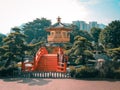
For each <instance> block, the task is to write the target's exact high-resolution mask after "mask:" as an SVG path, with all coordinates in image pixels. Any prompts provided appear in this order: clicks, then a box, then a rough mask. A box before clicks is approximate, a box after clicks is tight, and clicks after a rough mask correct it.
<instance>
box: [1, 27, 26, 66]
mask: <svg viewBox="0 0 120 90" xmlns="http://www.w3.org/2000/svg"><path fill="white" fill-rule="evenodd" d="M25 38H26V36H25V35H24V34H22V33H21V29H19V28H17V27H14V28H12V30H11V33H10V34H9V35H8V36H7V37H6V38H4V40H3V42H4V45H3V46H2V47H0V53H1V54H2V55H1V60H2V61H4V62H5V67H8V66H10V65H11V64H12V63H13V62H14V63H16V62H18V61H20V60H23V56H24V54H25V50H27V45H26V44H25Z"/></svg>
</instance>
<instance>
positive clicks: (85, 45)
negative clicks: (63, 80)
mask: <svg viewBox="0 0 120 90" xmlns="http://www.w3.org/2000/svg"><path fill="white" fill-rule="evenodd" d="M74 40H75V41H74V44H73V46H72V48H71V49H70V50H67V52H66V53H67V54H68V55H69V56H70V57H74V59H75V63H76V64H86V62H87V60H88V59H90V58H93V54H92V52H91V50H92V44H91V43H90V42H89V41H88V40H87V39H86V38H84V37H81V36H76V37H75V38H74Z"/></svg>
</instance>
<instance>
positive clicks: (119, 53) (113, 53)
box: [107, 47, 120, 61]
mask: <svg viewBox="0 0 120 90" xmlns="http://www.w3.org/2000/svg"><path fill="white" fill-rule="evenodd" d="M107 53H108V55H109V56H110V57H111V58H113V61H117V60H118V59H120V47H119V48H114V49H109V50H108V51H107Z"/></svg>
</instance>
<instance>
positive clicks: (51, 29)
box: [46, 27, 72, 31]
mask: <svg viewBox="0 0 120 90" xmlns="http://www.w3.org/2000/svg"><path fill="white" fill-rule="evenodd" d="M54 30H55V31H56V30H65V31H71V30H72V29H71V28H66V27H49V28H46V31H54Z"/></svg>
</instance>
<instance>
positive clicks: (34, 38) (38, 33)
mask: <svg viewBox="0 0 120 90" xmlns="http://www.w3.org/2000/svg"><path fill="white" fill-rule="evenodd" d="M50 25H51V21H50V20H47V19H46V18H41V19H39V18H37V19H35V20H33V21H32V22H28V23H26V24H25V25H24V26H23V28H22V30H23V33H24V34H25V35H27V37H28V38H26V41H27V43H36V42H40V41H46V38H47V32H46V31H45V28H47V27H49V26H50Z"/></svg>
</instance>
